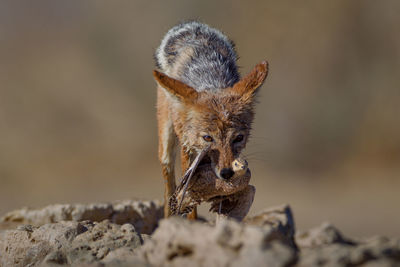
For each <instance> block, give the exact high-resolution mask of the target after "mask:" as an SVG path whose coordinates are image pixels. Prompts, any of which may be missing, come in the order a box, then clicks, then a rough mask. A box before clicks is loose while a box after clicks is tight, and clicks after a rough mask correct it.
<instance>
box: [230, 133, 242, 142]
mask: <svg viewBox="0 0 400 267" xmlns="http://www.w3.org/2000/svg"><path fill="white" fill-rule="evenodd" d="M243 138H244V136H243V134H239V135H238V136H236V138H235V139H233V142H234V143H239V142H242V141H243Z"/></svg>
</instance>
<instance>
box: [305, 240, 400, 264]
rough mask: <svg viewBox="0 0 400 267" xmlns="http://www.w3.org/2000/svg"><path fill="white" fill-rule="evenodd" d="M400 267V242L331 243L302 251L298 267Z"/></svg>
mask: <svg viewBox="0 0 400 267" xmlns="http://www.w3.org/2000/svg"><path fill="white" fill-rule="evenodd" d="M360 265H362V266H399V265H400V240H394V239H392V240H389V239H386V240H385V241H383V242H374V241H371V240H369V241H364V242H362V243H360V244H354V245H349V244H341V243H331V244H325V245H322V246H317V247H313V248H306V249H303V250H302V253H301V256H300V260H299V263H298V266H360Z"/></svg>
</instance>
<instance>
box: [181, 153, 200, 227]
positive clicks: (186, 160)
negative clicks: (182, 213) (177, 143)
mask: <svg viewBox="0 0 400 267" xmlns="http://www.w3.org/2000/svg"><path fill="white" fill-rule="evenodd" d="M189 166H190V155H189V152H188V151H187V149H186V148H185V147H182V148H181V169H182V175H184V174H185V172H186V170H187V169H188V168H189ZM187 218H188V219H189V220H196V219H197V207H194V209H193V210H192V211H191V212H190V213H189V214H188V215H187Z"/></svg>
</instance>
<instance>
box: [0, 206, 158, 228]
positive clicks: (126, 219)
mask: <svg viewBox="0 0 400 267" xmlns="http://www.w3.org/2000/svg"><path fill="white" fill-rule="evenodd" d="M162 217H163V206H162V204H161V203H160V202H159V201H140V200H124V201H116V202H114V203H94V204H87V205H85V204H55V205H50V206H47V207H44V208H42V209H31V208H22V209H19V210H14V211H11V212H9V213H7V214H6V215H4V216H3V217H1V218H0V223H3V224H11V225H12V224H16V223H18V224H32V225H35V226H40V225H43V224H46V223H54V222H60V221H77V222H79V221H85V220H90V221H94V222H101V221H103V220H109V221H110V222H112V223H116V224H124V223H130V224H132V225H134V226H135V229H136V231H138V232H140V233H143V234H151V233H152V232H153V230H154V229H155V228H156V226H157V223H158V221H159V220H160V219H161V218H162ZM0 229H1V228H0Z"/></svg>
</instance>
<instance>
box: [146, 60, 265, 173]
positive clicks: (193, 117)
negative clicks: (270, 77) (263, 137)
mask: <svg viewBox="0 0 400 267" xmlns="http://www.w3.org/2000/svg"><path fill="white" fill-rule="evenodd" d="M267 73H268V64H267V62H265V61H264V62H261V63H260V64H258V65H256V66H255V67H254V69H253V70H252V71H251V72H250V73H249V74H248V75H247V76H246V77H244V78H242V79H241V80H240V81H238V82H237V83H236V84H234V85H233V86H232V87H228V88H223V89H211V90H204V91H200V92H199V91H196V89H195V88H192V87H190V86H188V85H186V84H184V83H182V82H180V81H179V80H176V79H173V78H171V77H168V76H167V75H165V74H163V73H160V72H158V71H154V73H153V74H154V77H155V79H156V80H157V82H158V84H159V85H160V86H161V87H162V88H164V89H165V91H166V94H167V95H169V96H170V98H171V103H172V107H171V112H172V114H171V116H172V120H173V123H174V127H175V132H176V134H177V135H178V138H179V141H180V143H181V145H182V146H183V148H184V149H185V150H187V152H189V153H193V152H199V151H201V150H203V149H205V148H207V147H210V150H209V153H208V155H207V156H206V157H205V159H204V160H203V161H202V163H203V164H205V163H208V162H209V163H210V164H211V166H212V167H213V169H214V171H215V174H216V175H217V177H219V178H221V179H229V178H231V177H232V176H233V174H234V171H233V170H232V162H233V161H234V160H235V158H236V157H237V156H238V155H239V154H240V152H241V151H242V149H243V148H244V147H245V146H246V143H247V140H248V138H249V135H250V129H251V124H252V122H253V118H254V104H255V97H256V94H257V89H258V88H259V87H260V86H261V85H262V84H263V82H264V80H265V78H266V77H267ZM202 163H201V164H202Z"/></svg>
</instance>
